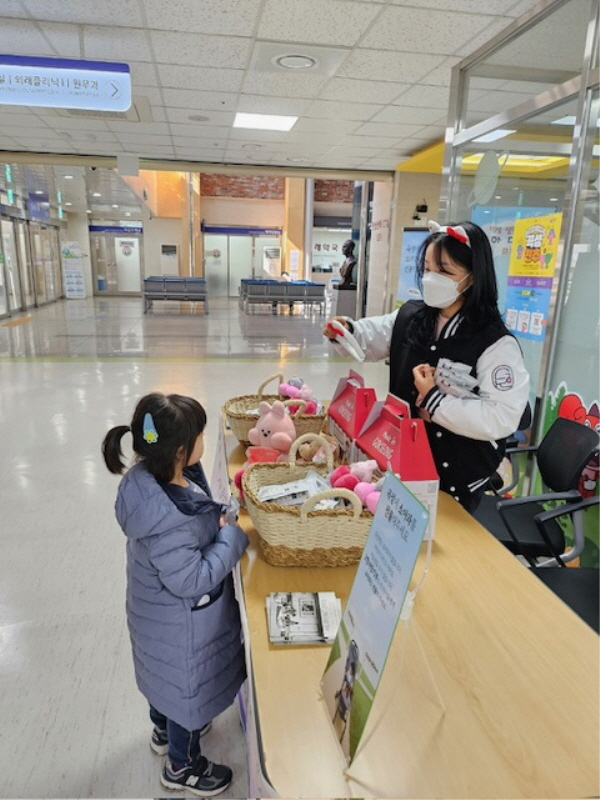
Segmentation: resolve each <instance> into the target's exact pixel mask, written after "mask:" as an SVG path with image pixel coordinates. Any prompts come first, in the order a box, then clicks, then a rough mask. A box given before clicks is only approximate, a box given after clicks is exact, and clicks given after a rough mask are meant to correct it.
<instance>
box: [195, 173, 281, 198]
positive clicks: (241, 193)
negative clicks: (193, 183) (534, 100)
mask: <svg viewBox="0 0 600 800" xmlns="http://www.w3.org/2000/svg"><path fill="white" fill-rule="evenodd" d="M284 181H285V179H284V178H275V177H267V176H263V177H261V176H257V175H238V176H235V175H200V195H201V196H202V197H247V198H253V199H255V200H283V199H284V196H285V183H284Z"/></svg>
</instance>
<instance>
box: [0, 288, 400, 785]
mask: <svg viewBox="0 0 600 800" xmlns="http://www.w3.org/2000/svg"><path fill="white" fill-rule="evenodd" d="M326 318H327V317H326V315H320V314H319V313H318V312H317V313H314V314H312V313H308V312H307V313H304V312H303V311H301V309H299V308H297V309H296V310H295V313H294V314H292V315H290V314H289V312H288V310H287V308H285V310H283V311H280V312H279V313H278V314H276V315H273V314H271V312H270V309H269V308H267V307H265V308H264V310H263V309H262V308H260V309H259V308H256V309H253V310H252V311H251V313H249V314H246V313H245V312H244V311H243V310H241V309H240V308H239V306H238V303H237V300H236V299H225V298H223V299H219V298H216V299H214V300H212V301H211V307H210V314H208V315H205V314H204V313H203V312H202V310H200V309H198V310H197V311H196V313H191V310H190V308H189V307H186V306H184V305H182V306H181V307H180V306H179V304H176V305H171V304H168V303H162V304H160V303H156V304H155V307H154V311H153V312H152V313H149V314H144V313H143V307H142V301H141V299H140V298H129V297H128V298H94V299H89V300H63V301H59V302H58V303H54V304H51V305H48V306H44V307H42V308H40V309H35V310H32V311H28V312H24V313H23V314H18V315H15V316H13V317H12V318H9V319H7V320H0V374H1V376H2V377H1V380H0V437H1V441H2V458H1V459H0V486H1V489H0V492H1V494H0V499H1V507H2V516H3V520H2V525H1V526H0V541H1V546H2V558H1V561H0V563H1V567H0V577H1V583H0V586H1V592H2V601H1V603H0V708H2V727H1V729H0V769H1V770H2V775H3V779H2V781H0V798H15V797H18V798H75V797H77V798H85V797H94V798H117V797H119V798H153V797H160V796H161V795H164V792H165V790H164V789H163V788H162V787H161V785H160V782H159V774H160V769H161V760H160V758H158V756H156V755H154V754H153V753H152V751H151V750H150V747H149V737H150V732H151V724H150V721H149V719H148V717H147V710H146V705H145V701H144V698H143V697H142V695H141V694H140V693H139V692H138V690H137V689H136V686H135V681H134V675H133V667H132V662H131V652H130V647H129V637H128V633H127V626H126V622H125V608H124V584H125V571H124V566H125V540H124V537H123V534H122V533H121V531H120V529H119V527H118V525H117V523H116V521H115V518H114V509H113V507H114V500H115V494H116V490H117V485H118V477H117V476H114V475H111V474H110V473H109V472H108V471H107V470H106V468H105V466H104V464H103V462H102V457H101V454H100V443H101V441H102V438H103V437H104V435H105V433H106V431H107V430H108V429H109V428H111V427H112V426H114V425H118V424H128V423H129V421H130V419H131V414H132V411H133V408H134V405H135V403H136V402H137V400H138V399H139V398H140V397H141V396H142V395H144V394H146V393H148V392H150V391H155V390H157V391H163V392H166V393H169V392H178V393H181V394H189V395H192V396H194V397H196V398H197V399H198V400H199V401H200V402H201V403H202V404H203V405H204V407H205V408H206V411H207V414H208V425H207V430H206V453H205V456H204V458H203V463H204V465H205V468H206V469H207V473H208V475H210V473H211V467H212V463H213V460H214V457H215V447H216V442H217V436H218V419H219V415H220V410H221V407H222V405H223V403H224V402H225V401H226V400H227V399H228V398H230V397H233V396H236V395H241V394H253V393H256V391H257V389H258V386H259V384H260V383H261V382H262V381H263V380H265V379H266V378H267V377H269V376H271V375H273V374H276V373H280V374H282V375H283V376H284V378H285V379H286V380H287V379H289V378H290V377H291V376H292V375H301V376H302V377H303V378H304V380H305V381H306V382H307V383H309V384H310V385H311V386H312V388H313V389H314V390H315V392H316V394H317V395H318V397H319V398H320V399H323V400H328V399H330V398H331V396H332V394H333V392H334V390H335V388H336V385H337V383H338V380H339V379H340V378H341V377H343V376H345V375H347V374H348V369H349V368H352V369H356V370H357V371H358V372H359V373H361V374H362V375H363V376H364V378H365V382H366V383H367V385H370V386H374V387H375V389H376V391H377V394H378V396H383V395H384V394H385V390H386V385H387V371H388V368H387V366H386V365H385V364H383V363H378V364H357V362H353V361H351V360H350V359H343V358H340V357H339V356H337V355H336V354H335V353H334V351H333V349H332V347H331V346H330V345H329V344H328V343H327V342H326V340H325V339H324V338H323V336H322V333H321V329H322V327H323V324H324V321H325V319H326ZM123 443H124V445H126V446H127V440H126V439H124V440H123ZM203 749H204V750H205V753H206V755H207V756H208V757H209V758H211V759H212V760H214V761H220V762H222V763H227V764H229V765H230V766H231V767H232V769H233V770H234V782H233V784H232V785H231V787H230V789H228V790H227V792H226V796H227V797H232V798H242V797H247V796H248V794H247V792H248V782H247V773H246V747H245V740H244V735H243V733H242V730H241V727H240V722H239V715H238V713H237V709H236V707H235V706H233V707H231V708H230V709H229V710H228V711H227V712H225V713H224V714H223V715H221V716H220V717H219V718H217V719H216V720H215V723H214V725H213V728H212V730H211V731H210V732H209V733H208V734H207V736H206V737H205V738H203Z"/></svg>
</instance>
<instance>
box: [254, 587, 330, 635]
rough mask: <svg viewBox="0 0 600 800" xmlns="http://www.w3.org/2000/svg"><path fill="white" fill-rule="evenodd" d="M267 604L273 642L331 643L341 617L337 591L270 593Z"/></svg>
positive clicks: (268, 623)
mask: <svg viewBox="0 0 600 800" xmlns="http://www.w3.org/2000/svg"><path fill="white" fill-rule="evenodd" d="M266 607H267V625H268V629H269V639H270V640H271V642H273V644H330V643H331V642H332V641H333V640H334V639H335V636H336V634H337V630H338V627H339V624H340V621H341V618H342V604H341V601H340V600H339V598H338V597H336V596H335V592H271V594H270V595H269V596H268V597H267V599H266Z"/></svg>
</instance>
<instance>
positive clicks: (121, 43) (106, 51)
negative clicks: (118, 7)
mask: <svg viewBox="0 0 600 800" xmlns="http://www.w3.org/2000/svg"><path fill="white" fill-rule="evenodd" d="M83 42H84V48H85V51H84V52H85V55H84V57H85V58H89V59H95V58H97V59H99V60H100V61H122V62H125V63H128V62H129V60H130V59H131V60H133V61H152V52H151V50H150V47H149V46H148V40H147V39H146V34H145V32H144V31H141V30H130V29H125V28H108V27H100V26H96V25H95V26H91V25H85V26H84V28H83Z"/></svg>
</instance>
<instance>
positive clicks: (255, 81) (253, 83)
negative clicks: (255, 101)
mask: <svg viewBox="0 0 600 800" xmlns="http://www.w3.org/2000/svg"><path fill="white" fill-rule="evenodd" d="M326 83H327V78H325V77H321V78H317V77H315V76H310V75H295V74H290V75H288V74H287V73H283V72H282V73H281V75H280V74H278V73H269V72H249V73H248V74H247V76H246V79H245V80H244V85H243V91H244V94H258V95H277V96H280V97H309V98H312V97H316V96H317V95H318V94H319V92H320V91H321V89H322V88H323V86H325V84H326Z"/></svg>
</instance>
